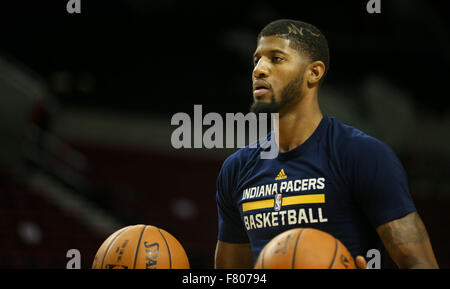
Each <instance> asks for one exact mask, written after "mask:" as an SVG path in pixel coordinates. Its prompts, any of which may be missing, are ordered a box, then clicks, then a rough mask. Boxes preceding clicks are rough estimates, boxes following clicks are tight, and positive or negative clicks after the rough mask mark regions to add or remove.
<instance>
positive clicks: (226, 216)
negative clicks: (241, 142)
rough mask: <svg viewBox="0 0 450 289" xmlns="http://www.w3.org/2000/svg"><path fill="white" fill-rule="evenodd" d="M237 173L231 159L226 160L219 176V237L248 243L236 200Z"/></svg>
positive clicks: (217, 192)
mask: <svg viewBox="0 0 450 289" xmlns="http://www.w3.org/2000/svg"><path fill="white" fill-rule="evenodd" d="M235 173H236V170H234V169H233V168H232V167H231V160H230V159H227V160H225V162H224V164H223V166H222V169H221V170H220V173H219V176H218V178H217V191H216V202H217V212H218V220H219V230H218V232H219V233H218V239H219V240H220V241H223V242H228V243H248V242H249V240H248V236H247V232H246V231H245V228H244V225H243V223H242V219H241V216H240V213H239V209H238V207H237V204H236V201H234V197H233V196H234V192H235V183H236V179H235Z"/></svg>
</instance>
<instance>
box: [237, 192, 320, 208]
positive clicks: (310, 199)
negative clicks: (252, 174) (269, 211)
mask: <svg viewBox="0 0 450 289" xmlns="http://www.w3.org/2000/svg"><path fill="white" fill-rule="evenodd" d="M321 203H325V194H313V195H299V196H290V197H284V198H283V199H282V201H281V205H282V206H289V205H299V204H321ZM274 204H275V203H274V199H273V198H272V199H267V200H259V201H253V202H246V203H243V204H242V211H244V212H246V211H251V210H258V209H266V208H273V206H274Z"/></svg>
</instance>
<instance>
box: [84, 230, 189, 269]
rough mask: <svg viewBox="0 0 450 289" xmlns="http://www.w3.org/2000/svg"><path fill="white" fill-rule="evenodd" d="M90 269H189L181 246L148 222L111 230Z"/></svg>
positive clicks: (172, 237) (173, 238)
mask: <svg viewBox="0 0 450 289" xmlns="http://www.w3.org/2000/svg"><path fill="white" fill-rule="evenodd" d="M92 269H189V260H188V257H187V255H186V252H185V250H184V248H183V247H182V246H181V244H180V242H178V240H177V239H175V237H174V236H172V235H171V234H169V233H168V232H166V231H164V230H163V229H160V228H157V227H155V226H150V225H134V226H128V227H125V228H122V229H120V230H118V231H116V232H114V233H113V234H111V235H110V236H109V237H108V238H107V239H106V240H105V241H104V242H103V244H102V245H101V246H100V248H99V249H98V251H97V254H96V255H95V258H94V262H93V263H92Z"/></svg>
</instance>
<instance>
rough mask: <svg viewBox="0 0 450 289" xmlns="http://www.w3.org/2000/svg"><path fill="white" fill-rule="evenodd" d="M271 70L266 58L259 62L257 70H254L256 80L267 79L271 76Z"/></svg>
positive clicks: (256, 66)
mask: <svg viewBox="0 0 450 289" xmlns="http://www.w3.org/2000/svg"><path fill="white" fill-rule="evenodd" d="M269 73H270V69H269V65H268V64H267V62H266V61H265V60H264V57H262V58H261V59H259V60H258V63H256V65H255V68H253V77H255V78H266V77H268V76H269Z"/></svg>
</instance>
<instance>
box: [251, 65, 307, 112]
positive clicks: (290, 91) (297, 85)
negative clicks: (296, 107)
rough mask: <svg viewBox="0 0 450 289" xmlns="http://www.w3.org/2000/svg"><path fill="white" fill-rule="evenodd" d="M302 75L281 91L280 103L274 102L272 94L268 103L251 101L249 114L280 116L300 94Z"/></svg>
mask: <svg viewBox="0 0 450 289" xmlns="http://www.w3.org/2000/svg"><path fill="white" fill-rule="evenodd" d="M302 84H303V74H300V75H299V76H298V77H297V78H295V79H294V80H292V81H291V82H289V83H288V84H287V85H286V86H285V87H284V88H283V90H282V91H281V99H280V101H276V100H275V95H274V94H273V93H272V98H271V100H270V102H256V101H253V103H252V105H251V106H250V112H253V113H255V114H256V115H258V114H259V113H267V114H270V113H279V114H280V115H279V116H280V117H281V116H282V113H281V112H282V111H283V110H285V108H287V107H288V106H289V105H290V104H292V103H293V102H294V101H295V99H296V98H297V97H298V96H300V95H301V94H302Z"/></svg>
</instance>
